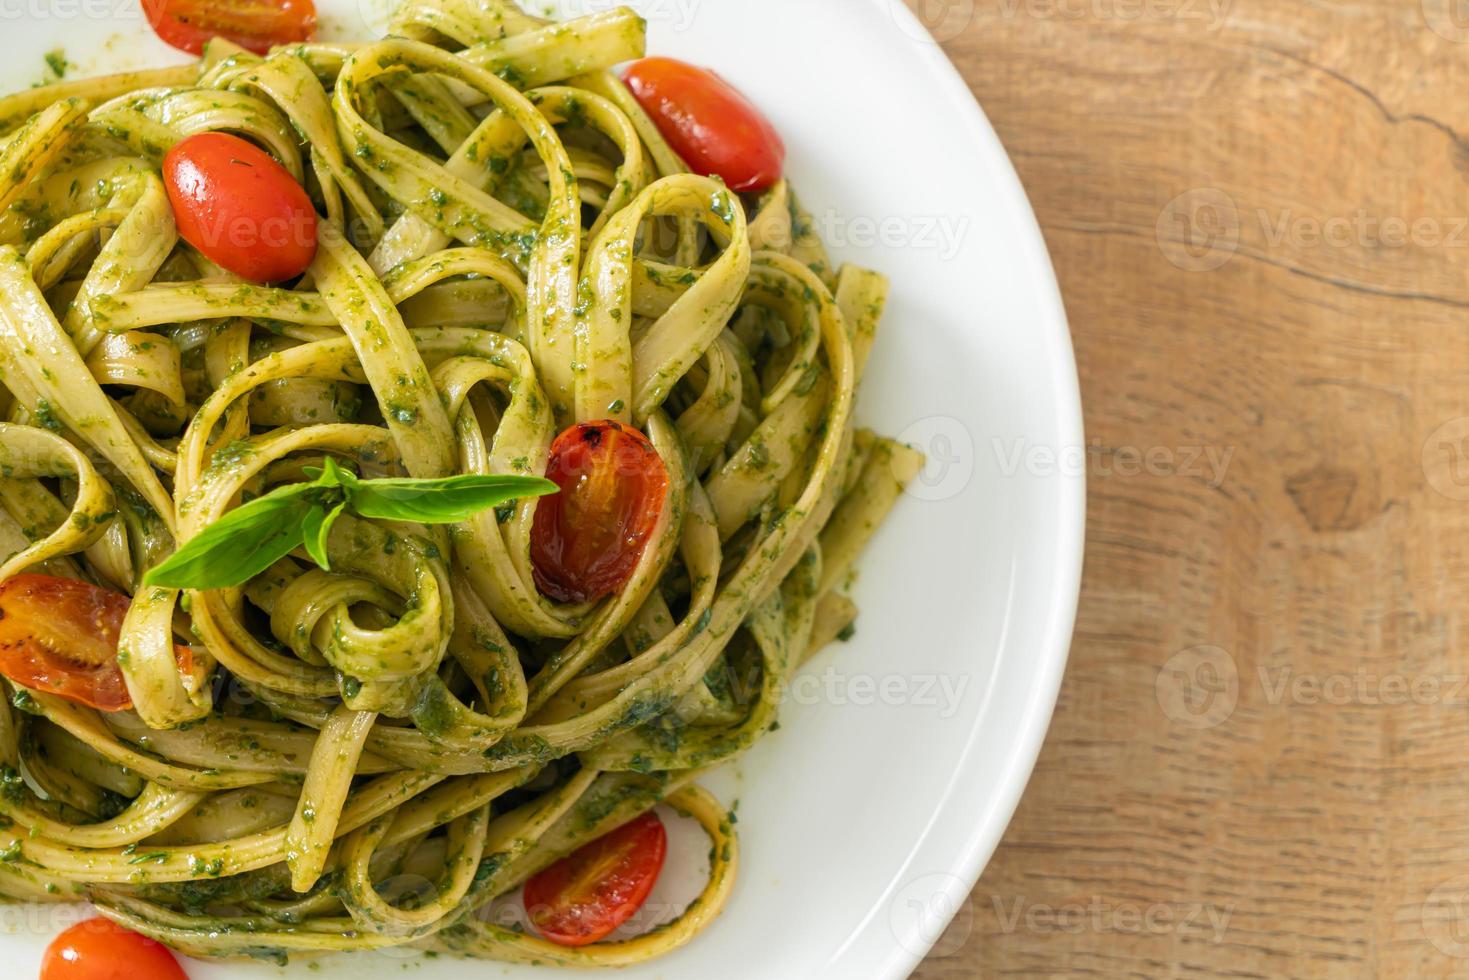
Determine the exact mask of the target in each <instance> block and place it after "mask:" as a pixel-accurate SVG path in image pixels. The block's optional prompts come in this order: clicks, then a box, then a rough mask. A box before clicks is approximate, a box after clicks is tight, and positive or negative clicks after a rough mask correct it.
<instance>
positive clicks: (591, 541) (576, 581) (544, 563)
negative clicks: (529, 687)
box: [530, 420, 668, 602]
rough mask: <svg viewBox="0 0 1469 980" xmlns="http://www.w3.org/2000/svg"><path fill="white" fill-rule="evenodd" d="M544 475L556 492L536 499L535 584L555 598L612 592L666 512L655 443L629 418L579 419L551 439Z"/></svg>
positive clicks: (582, 598) (585, 598) (663, 472)
mask: <svg viewBox="0 0 1469 980" xmlns="http://www.w3.org/2000/svg"><path fill="white" fill-rule="evenodd" d="M546 477H547V479H549V480H552V481H554V482H555V483H556V485H557V486H559V487H560V488H561V492H560V493H558V494H554V495H552V496H549V497H542V498H541V500H540V502H539V503H537V504H536V520H535V524H534V526H533V527H532V528H531V539H530V548H531V552H530V553H531V561H532V563H533V565H534V571H535V578H536V586H537V587H538V588H539V589H540V590H541V592H542V593H543V594H544V595H547V596H550V597H551V598H552V599H555V600H557V601H558V602H590V601H592V600H593V599H600V598H601V597H602V596H604V595H608V594H610V593H612V592H616V591H617V590H618V589H620V588H621V587H622V586H623V584H624V583H625V582H627V580H628V578H629V576H631V575H632V572H633V568H634V567H635V566H636V565H637V563H638V557H639V556H640V555H641V554H642V553H643V545H644V544H645V543H646V542H647V540H648V535H649V534H651V533H652V531H653V527H654V525H656V524H657V523H658V518H659V516H660V515H661V514H662V513H663V507H664V503H665V501H666V498H667V496H668V470H667V469H665V468H664V466H663V460H662V459H660V458H659V457H658V451H657V450H656V449H654V448H653V444H652V443H651V442H649V441H648V437H647V436H645V435H643V434H642V433H641V432H639V431H638V430H637V429H634V428H632V427H630V426H626V425H622V424H620V423H618V422H613V421H610V420H609V421H605V422H584V423H582V424H580V425H574V426H572V427H571V428H569V429H567V430H566V431H565V432H563V433H561V434H560V435H559V436H557V437H556V441H555V442H553V443H551V460H550V462H549V463H548V464H547V467H546Z"/></svg>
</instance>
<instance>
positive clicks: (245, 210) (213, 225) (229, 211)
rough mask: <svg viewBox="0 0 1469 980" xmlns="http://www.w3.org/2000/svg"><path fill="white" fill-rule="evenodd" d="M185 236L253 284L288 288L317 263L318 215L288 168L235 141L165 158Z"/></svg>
mask: <svg viewBox="0 0 1469 980" xmlns="http://www.w3.org/2000/svg"><path fill="white" fill-rule="evenodd" d="M163 182H164V186H165V187H167V189H168V200H169V202H170V203H171V204H172V205H173V216H174V220H175V222H177V224H178V229H179V235H180V236H181V237H182V238H183V240H184V241H186V242H188V243H189V244H190V245H192V246H194V247H195V248H197V249H198V250H199V251H200V252H203V253H204V256H205V258H207V259H209V260H210V261H211V262H214V263H216V264H217V265H220V266H223V267H224V268H226V269H228V270H229V271H231V272H233V273H235V274H236V275H239V276H243V277H245V278H246V279H249V280H251V281H253V282H280V281H281V280H283V279H292V278H295V277H296V276H299V275H300V274H301V273H303V272H305V271H306V267H307V266H308V265H310V264H311V260H312V259H313V258H314V257H315V256H316V209H315V208H314V207H312V205H311V198H309V197H307V196H306V191H305V189H304V188H302V186H301V185H300V184H298V183H296V180H295V178H293V177H292V176H291V174H290V172H289V171H288V170H286V168H285V167H282V166H281V165H280V164H279V163H277V162H276V161H275V158H274V157H272V156H271V155H270V154H268V153H266V152H265V151H264V150H262V149H260V148H259V147H257V146H256V145H255V144H253V143H249V142H246V141H245V140H243V139H241V138H240V137H238V136H231V135H229V134H228V133H200V134H198V135H197V136H190V137H189V138H188V139H184V140H180V141H179V142H178V143H176V144H175V145H174V147H173V149H171V150H169V151H168V155H167V156H165V157H164V158H163Z"/></svg>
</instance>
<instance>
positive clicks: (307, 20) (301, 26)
mask: <svg viewBox="0 0 1469 980" xmlns="http://www.w3.org/2000/svg"><path fill="white" fill-rule="evenodd" d="M143 13H144V14H145V15H146V16H147V18H148V23H150V24H152V25H153V30H154V31H156V32H157V33H158V36H159V37H161V38H163V40H164V41H166V42H167V43H169V44H171V45H173V46H174V47H176V48H178V49H179V50H181V51H187V52H189V53H190V54H200V53H202V52H203V51H204V45H205V43H207V42H208V41H209V40H210V39H211V38H215V37H222V38H224V39H225V40H228V41H233V42H235V43H236V44H238V45H239V46H240V47H242V48H249V49H250V50H251V51H254V52H255V53H256V54H265V53H266V52H267V51H269V50H270V49H271V47H273V46H274V45H277V44H294V43H295V42H297V41H309V40H311V37H312V35H314V34H315V33H316V5H315V4H314V3H313V2H312V0H143Z"/></svg>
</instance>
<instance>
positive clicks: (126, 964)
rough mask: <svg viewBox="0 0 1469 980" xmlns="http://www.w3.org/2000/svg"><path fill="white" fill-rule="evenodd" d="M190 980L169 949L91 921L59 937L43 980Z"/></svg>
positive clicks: (114, 926)
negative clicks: (144, 979)
mask: <svg viewBox="0 0 1469 980" xmlns="http://www.w3.org/2000/svg"><path fill="white" fill-rule="evenodd" d="M144 977H146V978H147V980H189V978H188V974H186V973H184V970H183V967H181V966H179V964H178V960H176V959H174V958H173V954H172V953H170V952H169V951H168V947H166V946H164V945H162V944H161V943H157V942H154V941H153V940H152V939H149V938H148V937H147V936H140V935H138V934H137V933H136V932H133V931H131V930H129V929H124V928H123V927H122V926H120V925H118V924H117V923H115V922H113V921H112V920H110V919H101V918H98V919H88V920H86V921H85V922H79V923H77V924H76V925H74V926H72V927H71V928H70V929H68V930H66V931H65V932H63V933H62V934H61V935H59V936H57V937H56V938H55V939H54V940H53V941H52V943H51V945H50V946H49V947H47V949H46V956H45V958H44V959H43V960H41V980H141V978H144Z"/></svg>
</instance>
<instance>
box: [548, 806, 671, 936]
mask: <svg viewBox="0 0 1469 980" xmlns="http://www.w3.org/2000/svg"><path fill="white" fill-rule="evenodd" d="M667 851H668V834H667V832H666V831H665V830H664V829H663V822H662V821H661V820H659V819H658V817H657V816H656V815H655V814H654V813H653V812H652V811H649V812H647V813H645V814H643V815H642V816H641V817H638V818H637V819H636V820H634V821H632V822H631V823H626V824H623V825H622V826H621V827H618V828H617V829H616V830H614V831H612V832H611V833H610V834H604V835H603V836H601V837H598V838H597V839H596V840H594V841H592V842H591V843H590V844H587V845H586V846H584V847H582V848H580V849H579V850H576V851H574V852H572V854H571V855H570V856H569V857H564V858H562V859H561V860H560V861H557V862H556V863H555V864H553V865H551V866H550V867H549V868H547V869H546V870H544V871H542V872H540V873H539V874H537V875H534V876H533V877H532V878H531V879H530V880H529V881H527V882H526V883H525V908H526V911H527V912H529V913H530V921H531V924H532V925H533V926H535V927H536V932H538V933H540V934H541V936H542V937H544V938H546V939H549V940H550V941H551V942H553V943H557V944H558V945H561V946H585V945H587V944H588V943H594V942H597V941H598V940H599V939H605V938H606V937H607V936H608V935H609V934H611V933H612V932H613V931H614V930H616V929H617V927H618V926H620V925H622V924H623V923H624V922H626V921H627V920H628V919H630V918H632V916H633V913H634V912H636V911H637V910H638V909H640V908H642V907H643V903H644V902H646V901H647V900H648V893H649V892H651V891H652V890H653V883H654V882H656V881H657V880H658V873H659V872H660V871H662V870H663V857H664V854H665V853H666V852H667Z"/></svg>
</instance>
